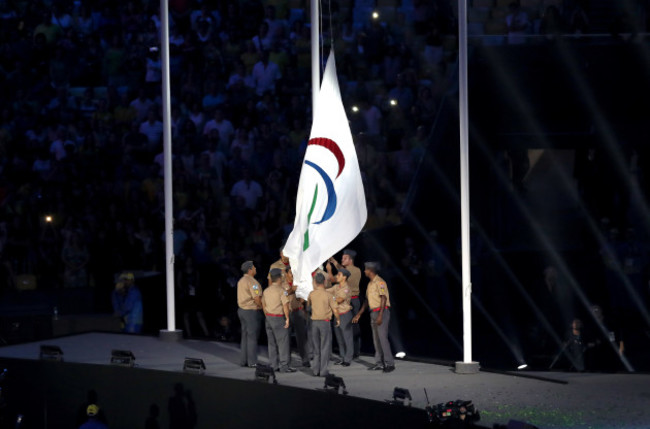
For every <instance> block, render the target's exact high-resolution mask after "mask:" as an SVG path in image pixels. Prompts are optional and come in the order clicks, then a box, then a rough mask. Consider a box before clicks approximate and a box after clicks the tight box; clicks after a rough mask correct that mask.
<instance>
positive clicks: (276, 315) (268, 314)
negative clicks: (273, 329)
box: [266, 313, 284, 317]
mask: <svg viewBox="0 0 650 429" xmlns="http://www.w3.org/2000/svg"><path fill="white" fill-rule="evenodd" d="M266 315H267V316H271V317H284V314H272V313H266Z"/></svg>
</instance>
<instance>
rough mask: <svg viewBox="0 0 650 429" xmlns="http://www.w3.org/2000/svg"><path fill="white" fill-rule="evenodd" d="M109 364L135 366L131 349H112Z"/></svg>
mask: <svg viewBox="0 0 650 429" xmlns="http://www.w3.org/2000/svg"><path fill="white" fill-rule="evenodd" d="M111 364H113V365H120V366H128V367H130V368H131V367H134V366H135V356H133V353H132V352H131V350H112V351H111Z"/></svg>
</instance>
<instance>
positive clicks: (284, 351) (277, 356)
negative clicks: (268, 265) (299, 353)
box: [262, 268, 296, 372]
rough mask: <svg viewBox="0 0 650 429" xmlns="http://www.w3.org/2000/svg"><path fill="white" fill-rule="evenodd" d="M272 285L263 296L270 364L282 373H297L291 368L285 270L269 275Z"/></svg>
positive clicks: (275, 271) (273, 271)
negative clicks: (284, 285) (284, 283)
mask: <svg viewBox="0 0 650 429" xmlns="http://www.w3.org/2000/svg"><path fill="white" fill-rule="evenodd" d="M269 275H270V276H271V285H270V286H269V287H268V288H266V290H265V291H264V295H263V296H262V307H263V309H264V315H265V316H266V336H267V338H268V345H269V364H270V365H271V366H272V367H273V368H274V369H275V370H278V371H280V372H296V370H295V368H292V367H290V366H289V360H290V343H289V324H290V322H289V295H288V293H287V291H286V290H285V289H284V287H283V285H282V284H283V282H284V280H283V270H281V269H280V268H273V269H272V270H271V272H270V273H269Z"/></svg>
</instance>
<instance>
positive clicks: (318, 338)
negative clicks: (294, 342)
mask: <svg viewBox="0 0 650 429" xmlns="http://www.w3.org/2000/svg"><path fill="white" fill-rule="evenodd" d="M313 282H314V290H313V291H312V292H311V293H310V294H309V298H308V299H307V303H308V305H309V307H311V338H312V342H313V348H314V365H313V373H314V375H315V376H321V377H325V376H326V375H327V374H328V371H327V366H328V365H329V361H330V354H331V352H332V329H331V327H330V320H332V314H334V317H336V326H339V325H340V324H341V319H340V318H339V313H338V311H337V310H336V304H335V301H334V299H333V297H332V295H331V294H330V293H328V292H327V291H326V290H325V275H324V274H323V273H316V274H315V275H314V280H313Z"/></svg>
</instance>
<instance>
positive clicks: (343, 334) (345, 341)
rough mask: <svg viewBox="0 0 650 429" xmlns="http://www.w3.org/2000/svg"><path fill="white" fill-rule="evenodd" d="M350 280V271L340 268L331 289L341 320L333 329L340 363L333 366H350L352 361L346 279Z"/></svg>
mask: <svg viewBox="0 0 650 429" xmlns="http://www.w3.org/2000/svg"><path fill="white" fill-rule="evenodd" d="M348 278H350V271H348V270H346V269H345V268H341V269H340V270H339V272H338V273H336V286H334V287H333V288H332V289H333V290H332V293H333V294H334V301H335V302H336V310H337V311H338V312H339V317H340V318H341V325H340V326H337V327H335V328H334V334H335V335H336V343H337V344H338V346H339V355H340V356H341V361H338V362H336V363H335V365H343V366H350V362H351V361H352V352H353V349H354V344H353V337H352V326H353V325H352V317H353V316H352V305H350V297H351V296H352V295H351V293H350V286H349V285H348V283H347V279H348Z"/></svg>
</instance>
